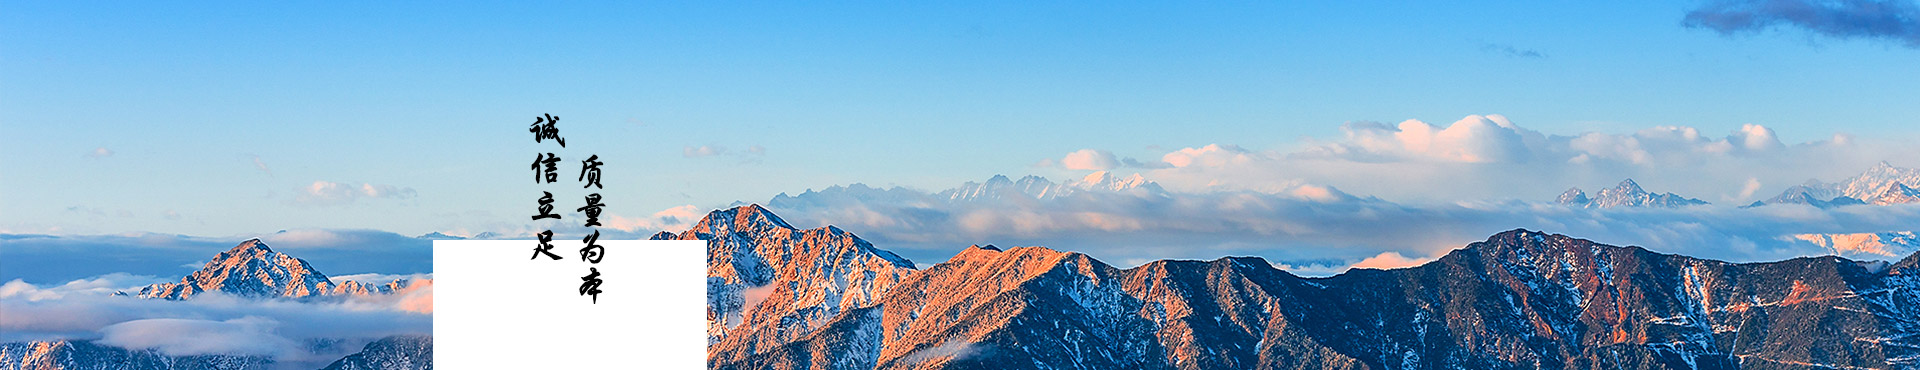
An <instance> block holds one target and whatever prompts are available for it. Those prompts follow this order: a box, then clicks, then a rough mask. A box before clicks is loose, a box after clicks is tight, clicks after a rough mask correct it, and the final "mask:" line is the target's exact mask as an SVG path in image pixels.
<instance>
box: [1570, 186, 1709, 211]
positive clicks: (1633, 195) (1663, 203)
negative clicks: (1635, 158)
mask: <svg viewBox="0 0 1920 370" xmlns="http://www.w3.org/2000/svg"><path fill="white" fill-rule="evenodd" d="M1554 202H1556V203H1559V204H1563V205H1568V206H1577V207H1584V208H1614V207H1662V208H1679V207H1686V206H1692V205H1703V204H1707V202H1706V201H1702V200H1699V199H1693V198H1687V197H1683V196H1679V195H1676V194H1674V193H1659V194H1656V193H1651V192H1647V191H1646V189H1642V188H1640V183H1637V182H1634V181H1633V179H1626V180H1622V181H1620V184H1619V185H1614V186H1613V187H1611V188H1606V189H1600V192H1599V193H1598V194H1594V196H1593V197H1591V198H1589V197H1587V194H1586V192H1584V191H1581V190H1580V188H1577V187H1576V188H1572V189H1567V191H1566V192H1565V193H1561V194H1560V196H1559V197H1558V198H1556V199H1554Z"/></svg>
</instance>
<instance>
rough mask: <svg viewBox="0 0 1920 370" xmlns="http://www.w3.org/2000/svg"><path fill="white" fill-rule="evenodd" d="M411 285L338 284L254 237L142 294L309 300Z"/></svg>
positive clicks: (175, 297)
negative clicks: (212, 292) (217, 295)
mask: <svg viewBox="0 0 1920 370" xmlns="http://www.w3.org/2000/svg"><path fill="white" fill-rule="evenodd" d="M410 283H411V282H409V281H407V280H404V279H402V280H395V281H393V282H390V283H386V284H378V285H376V284H368V283H361V282H357V281H348V282H345V283H338V284H336V283H334V282H333V280H331V279H329V278H327V275H326V274H323V273H320V271H319V270H317V269H314V268H313V266H311V265H308V264H307V261H306V260H302V259H299V258H294V257H293V256H291V255H287V254H285V253H280V252H275V251H273V249H272V248H270V247H268V246H267V243H266V242H264V241H261V240H260V239H259V238H254V239H248V240H247V241H245V242H241V243H240V244H239V245H235V246H234V247H233V248H232V249H228V250H227V251H225V252H220V254H216V255H214V256H213V258H212V259H210V260H208V261H207V264H206V265H205V267H202V268H200V270H199V271H194V272H193V273H192V274H188V275H187V276H186V277H182V278H180V281H179V282H174V283H160V284H153V285H148V286H146V287H144V288H141V289H140V292H139V293H138V294H136V296H138V297H141V298H160V299H168V300H184V299H191V298H193V297H194V296H196V295H199V294H200V293H203V292H210V291H217V292H221V293H225V294H230V295H235V296H241V297H248V298H275V297H281V298H305V297H313V296H331V295H366V294H375V293H390V292H393V291H395V290H399V289H402V288H405V287H406V286H407V285H408V284H410Z"/></svg>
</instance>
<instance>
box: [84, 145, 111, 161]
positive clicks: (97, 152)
mask: <svg viewBox="0 0 1920 370" xmlns="http://www.w3.org/2000/svg"><path fill="white" fill-rule="evenodd" d="M112 156H113V150H112V149H107V147H98V148H93V150H91V151H88V152H87V158H94V159H99V158H106V157H112Z"/></svg>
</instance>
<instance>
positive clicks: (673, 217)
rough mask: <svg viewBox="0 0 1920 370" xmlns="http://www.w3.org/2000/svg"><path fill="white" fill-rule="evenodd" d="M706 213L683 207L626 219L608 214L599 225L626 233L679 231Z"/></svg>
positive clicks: (689, 226)
mask: <svg viewBox="0 0 1920 370" xmlns="http://www.w3.org/2000/svg"><path fill="white" fill-rule="evenodd" d="M705 216H706V213H705V212H703V211H701V210H700V208H699V207H694V206H693V205H691V204H689V205H683V206H677V207H672V208H667V209H663V210H660V211H659V212H654V213H653V215H650V216H647V217H626V216H621V215H618V214H610V215H608V216H607V217H606V220H604V221H602V222H601V223H602V224H604V225H606V227H608V228H613V229H619V230H622V231H627V232H655V231H680V230H686V229H688V228H691V227H693V224H694V223H696V222H700V218H701V217H705Z"/></svg>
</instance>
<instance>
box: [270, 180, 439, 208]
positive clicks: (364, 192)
mask: <svg viewBox="0 0 1920 370" xmlns="http://www.w3.org/2000/svg"><path fill="white" fill-rule="evenodd" d="M415 195H417V193H416V192H415V191H414V190H413V188H406V187H399V186H393V185H386V184H373V183H361V184H359V185H354V184H352V183H338V182H332V181H314V182H313V183H312V184H308V185H307V186H304V187H301V188H299V189H298V190H297V195H295V196H294V199H293V202H294V203H295V204H304V205H320V206H332V205H344V204H351V203H353V202H354V201H357V200H360V199H377V198H388V199H407V198H413V197H414V196H415Z"/></svg>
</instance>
